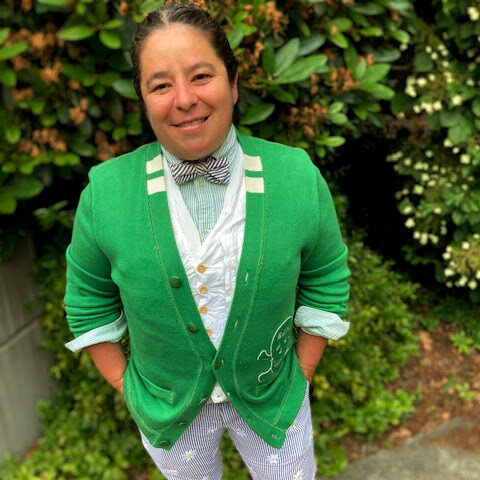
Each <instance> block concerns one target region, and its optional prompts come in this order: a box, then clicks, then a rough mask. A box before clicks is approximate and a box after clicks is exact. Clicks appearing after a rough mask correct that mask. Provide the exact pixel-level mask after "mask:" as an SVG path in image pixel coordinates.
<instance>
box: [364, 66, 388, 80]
mask: <svg viewBox="0 0 480 480" xmlns="http://www.w3.org/2000/svg"><path fill="white" fill-rule="evenodd" d="M389 71H390V65H388V64H387V63H377V64H376V65H372V66H371V67H369V68H367V71H366V72H365V74H364V75H363V76H362V82H378V81H379V80H381V79H382V78H384V77H385V76H386V75H387V73H388V72H389Z"/></svg>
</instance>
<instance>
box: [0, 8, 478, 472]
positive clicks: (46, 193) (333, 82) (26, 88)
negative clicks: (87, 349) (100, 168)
mask: <svg viewBox="0 0 480 480" xmlns="http://www.w3.org/2000/svg"><path fill="white" fill-rule="evenodd" d="M161 3H162V2H160V1H153V0H146V1H143V0H142V1H140V0H122V1H118V0H21V1H16V0H6V1H5V2H4V3H3V4H2V5H0V88H1V91H0V93H1V100H0V101H1V105H2V108H1V109H0V218H1V224H0V230H1V237H0V251H1V256H3V257H6V256H8V255H9V254H10V253H11V252H12V250H13V247H14V245H15V242H16V240H17V239H18V237H19V236H22V235H24V234H26V233H27V232H31V231H32V230H33V231H34V232H35V235H36V244H37V245H38V252H39V267H40V270H39V272H40V273H39V281H40V283H41V285H42V294H41V302H42V305H43V310H44V325H45V328H46V330H47V331H48V333H49V338H50V340H49V342H48V344H47V345H46V347H45V348H47V349H48V350H50V351H51V352H52V354H53V355H54V356H55V358H56V365H55V367H54V368H53V370H52V374H53V375H54V377H55V378H56V379H57V380H58V381H59V384H60V387H61V388H60V390H59V392H58V394H57V396H56V398H55V399H54V401H53V403H50V404H45V405H43V406H42V408H41V412H42V417H43V425H44V434H43V436H42V438H41V440H40V443H39V449H38V450H37V451H35V452H34V453H33V455H32V456H31V457H30V458H29V459H28V460H27V461H26V462H24V463H23V464H21V465H20V464H19V463H18V461H17V460H14V459H8V460H7V462H6V463H5V464H4V465H3V467H0V473H1V476H2V478H5V479H10V478H11V479H13V478H15V479H17V478H22V479H23V478H25V479H27V478H28V479H29V480H30V479H36V478H43V479H48V478H55V479H62V478H65V479H67V478H85V479H87V478H88V479H95V478H102V479H108V478H112V479H117V478H118V479H122V478H129V476H132V475H133V474H134V472H135V471H140V470H143V468H144V465H146V458H145V454H144V453H143V451H142V449H141V447H140V445H139V441H138V439H137V435H136V433H135V431H134V428H133V426H132V424H131V421H130V420H129V417H128V415H127V413H126V411H125V408H124V406H123V402H122V401H121V399H120V398H118V397H117V396H115V395H114V394H113V393H112V391H111V389H110V387H108V386H106V385H105V384H104V382H102V381H101V379H100V378H99V376H98V374H97V373H96V372H95V369H94V368H93V367H92V364H91V362H90V360H89V358H88V356H87V355H86V354H81V355H72V354H70V353H69V352H67V351H65V349H64V348H63V343H64V342H65V341H67V339H68V333H67V331H66V328H65V321H64V319H63V310H62V296H63V289H64V284H63V269H64V264H63V251H64V249H65V245H66V244H67V242H68V237H69V234H70V229H71V225H72V218H73V211H74V208H75V206H76V202H77V200H78V195H79V192H80V191H81V189H82V188H83V186H84V185H85V182H86V174H87V172H88V170H89V168H90V167H91V166H92V165H94V164H95V163H97V162H99V161H105V160H107V159H108V158H110V157H112V156H115V155H118V154H121V153H123V152H126V151H129V150H131V149H133V148H135V147H136V146H138V145H140V144H142V143H144V142H145V141H147V140H151V139H152V134H151V132H150V130H149V128H148V126H147V125H146V123H145V121H144V120H143V119H142V116H141V113H140V111H139V109H138V106H137V98H136V95H135V92H134V90H133V85H132V81H131V75H130V68H131V65H130V61H129V57H128V49H129V42H130V37H131V33H132V31H133V28H134V26H135V23H136V22H139V21H141V20H142V19H143V18H144V15H145V13H146V12H149V11H151V10H153V9H154V8H156V7H158V6H159V5H160V4H161ZM194 3H196V4H198V5H199V6H200V7H201V8H208V9H209V11H210V12H211V13H212V14H213V15H215V16H216V17H217V18H218V19H219V21H220V22H221V24H222V25H223V26H224V27H225V29H226V31H227V32H228V38H229V41H230V43H231V45H232V48H233V49H234V50H235V53H236V55H237V57H238V59H239V61H240V74H241V82H240V102H239V110H240V124H239V129H240V130H241V131H244V132H246V133H252V134H254V135H258V136H261V137H263V138H267V139H271V140H274V141H280V142H283V143H286V144H290V145H295V146H299V147H301V148H305V149H307V150H308V151H309V153H310V155H311V157H312V159H313V160H314V161H315V162H316V163H317V164H318V165H319V166H320V168H321V170H322V172H323V173H324V175H325V176H326V177H327V179H328V180H329V181H330V183H331V187H332V190H333V191H334V193H335V195H336V198H337V205H338V208H339V215H340V217H341V219H342V221H343V223H344V230H345V234H346V236H347V243H348V244H349V246H350V249H351V269H352V272H353V276H352V301H351V305H350V313H349V318H351V319H352V320H353V321H352V331H351V333H350V334H349V336H348V337H347V339H345V340H339V341H337V342H331V348H329V349H327V352H326V355H325V359H324V361H322V367H321V369H320V370H319V373H318V374H317V375H316V377H315V379H314V386H315V388H314V391H313V412H314V415H315V425H316V428H317V432H316V437H315V438H316V442H317V452H318V455H319V465H320V466H321V467H320V468H321V471H320V473H324V474H328V473H335V472H336V471H338V470H340V469H341V468H342V467H343V466H345V464H346V459H345V456H344V453H343V451H342V447H341V443H342V442H341V440H342V438H343V437H344V436H345V435H347V434H351V433H353V434H357V435H363V436H365V437H367V438H370V437H373V436H375V435H378V434H379V433H381V432H382V431H384V430H385V429H387V428H388V427H389V425H391V424H396V423H398V422H400V421H401V419H402V417H403V416H404V415H405V414H407V413H408V412H409V411H411V409H412V408H413V401H414V397H412V396H411V395H410V396H409V395H407V394H405V393H404V392H401V391H399V392H393V393H389V392H388V391H387V390H386V389H385V388H384V385H385V383H386V382H387V381H388V380H390V379H392V378H394V377H395V375H396V374H397V373H398V368H399V367H400V366H401V365H402V363H403V362H404V361H405V360H406V358H407V357H408V356H409V355H411V354H412V353H413V352H414V351H415V344H416V343H415V337H414V335H413V334H412V330H413V327H414V326H415V325H416V322H417V319H416V317H415V316H414V315H413V314H412V308H411V304H412V302H413V301H415V291H416V287H415V286H414V285H412V284H411V283H409V282H408V281H407V280H405V278H404V277H401V276H400V275H399V274H398V273H395V271H394V270H393V265H392V264H391V263H390V262H385V261H384V260H383V258H382V257H381V256H380V255H379V254H377V253H374V252H373V251H372V250H370V249H369V248H368V247H367V246H365V242H367V243H368V244H369V245H372V246H374V247H375V248H377V249H379V250H380V251H381V252H383V253H384V254H385V255H387V256H388V257H393V258H395V260H396V261H397V262H398V263H399V265H400V266H401V268H402V269H403V270H404V271H405V272H406V273H407V275H408V274H409V275H412V272H413V273H414V275H415V278H420V279H421V280H422V282H423V283H427V284H429V285H430V286H431V288H433V289H435V290H436V291H438V292H443V290H442V289H446V288H452V289H454V290H455V291H456V294H457V296H460V297H465V298H468V299H470V300H471V301H472V300H473V301H477V300H478V299H479V293H478V292H479V291H480V290H479V288H478V285H477V282H478V280H480V198H479V197H480V189H479V179H480V176H479V174H478V173H479V172H478V169H479V164H480V151H479V141H478V140H479V138H478V136H479V135H478V130H479V126H480V99H479V94H478V92H479V89H478V86H479V82H480V60H478V59H480V55H478V53H479V45H480V21H479V20H480V11H479V9H480V2H479V1H478V0H468V1H467V0H457V1H455V2H453V1H452V2H451V1H449V0H441V1H440V0H433V1H432V2H410V1H406V0H371V1H368V0H324V1H321V0H317V1H309V2H308V1H298V0H297V1H295V0H287V1H278V2H273V1H265V0H255V1H243V0H240V1H236V2H234V1H223V2H206V1H202V0H199V1H195V2H194ZM414 3H415V4H414ZM342 191H343V194H344V195H345V194H346V196H340V193H341V192H342ZM395 192H396V193H395ZM347 198H348V200H347ZM361 229H362V230H363V232H364V233H363V235H359V233H358V232H359V230H361ZM399 232H400V233H401V234H399ZM434 282H437V284H435V283H434ZM67 419H68V422H67ZM224 449H225V452H226V455H227V458H228V466H229V468H228V469H227V471H226V475H227V477H228V476H229V475H237V476H235V478H239V477H238V468H237V466H238V465H239V464H240V463H239V462H240V461H239V459H238V457H237V456H236V455H235V454H234V453H233V452H232V448H231V444H229V443H228V442H227V441H226V442H225V445H224ZM233 472H235V473H233ZM148 475H149V476H151V478H156V476H158V474H157V473H149V474H148ZM157 478H159V477H157ZM232 478H234V477H233V476H232Z"/></svg>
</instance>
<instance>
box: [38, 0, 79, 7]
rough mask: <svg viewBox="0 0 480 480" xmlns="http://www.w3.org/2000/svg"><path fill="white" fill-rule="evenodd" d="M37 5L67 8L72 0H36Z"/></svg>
mask: <svg viewBox="0 0 480 480" xmlns="http://www.w3.org/2000/svg"><path fill="white" fill-rule="evenodd" d="M37 3H39V4H40V5H44V6H45V7H57V8H68V7H69V6H70V5H71V3H72V0H37Z"/></svg>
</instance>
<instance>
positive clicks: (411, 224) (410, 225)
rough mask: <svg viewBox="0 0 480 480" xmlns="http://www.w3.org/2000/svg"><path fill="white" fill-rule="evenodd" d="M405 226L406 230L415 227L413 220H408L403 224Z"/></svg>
mask: <svg viewBox="0 0 480 480" xmlns="http://www.w3.org/2000/svg"><path fill="white" fill-rule="evenodd" d="M405 226H406V227H407V228H413V227H414V226H415V220H414V219H413V218H411V217H410V218H409V219H408V220H407V221H406V222H405Z"/></svg>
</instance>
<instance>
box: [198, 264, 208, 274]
mask: <svg viewBox="0 0 480 480" xmlns="http://www.w3.org/2000/svg"><path fill="white" fill-rule="evenodd" d="M206 270H207V267H206V266H205V265H204V264H203V263H200V264H199V265H197V272H199V273H205V271H206Z"/></svg>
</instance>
